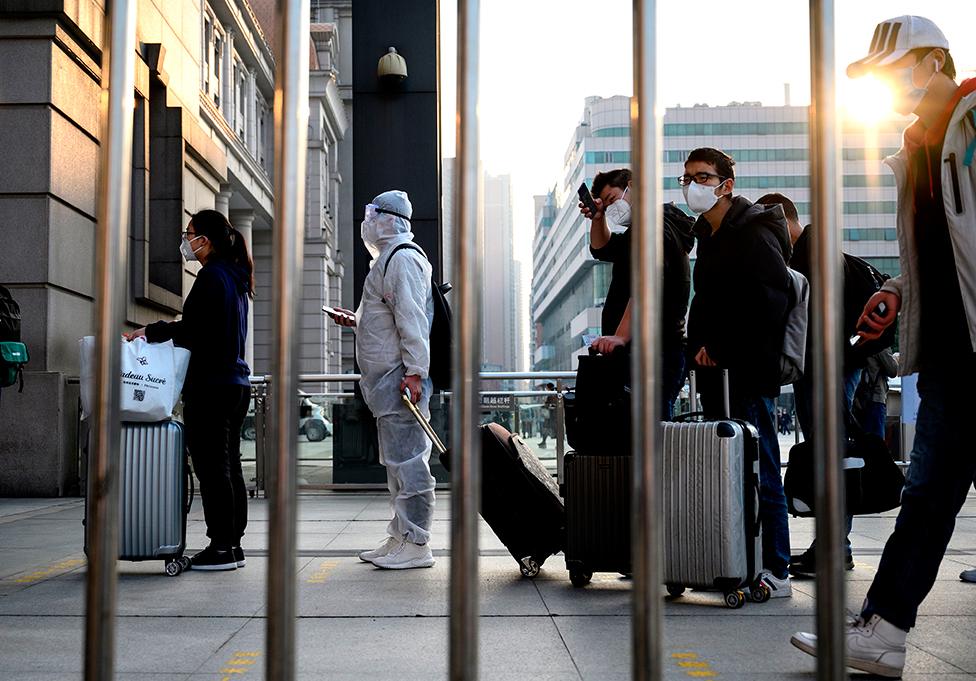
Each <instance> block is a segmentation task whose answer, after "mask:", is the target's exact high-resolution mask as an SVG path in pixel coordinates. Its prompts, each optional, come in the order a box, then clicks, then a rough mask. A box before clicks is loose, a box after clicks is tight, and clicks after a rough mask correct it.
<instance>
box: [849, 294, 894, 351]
mask: <svg viewBox="0 0 976 681" xmlns="http://www.w3.org/2000/svg"><path fill="white" fill-rule="evenodd" d="M871 314H873V315H877V316H879V317H884V316H885V315H887V314H888V305H887V303H885V301H883V300H882V301H881V302H880V303H878V304H877V305H875V306H874V309H873V310H871ZM857 330H858V331H863V332H864V333H871V332H872V329H871V327H869V326H868V325H867V324H865V323H864V322H861V323H860V324H858V326H857ZM863 338H864V336H862V335H861V334H860V333H855V334H854V335H853V336H851V337H850V338H849V339H848V342H849V343H850V344H851V347H854V346H856V345H857V344H858V343H860V342H861V339H863Z"/></svg>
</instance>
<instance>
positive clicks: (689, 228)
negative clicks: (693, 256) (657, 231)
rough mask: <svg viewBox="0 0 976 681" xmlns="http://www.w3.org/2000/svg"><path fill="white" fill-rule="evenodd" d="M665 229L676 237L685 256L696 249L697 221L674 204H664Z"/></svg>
mask: <svg viewBox="0 0 976 681" xmlns="http://www.w3.org/2000/svg"><path fill="white" fill-rule="evenodd" d="M664 228H665V229H666V230H668V231H669V232H670V233H671V235H672V236H673V237H674V240H675V242H677V244H678V245H679V246H680V247H681V249H682V250H683V251H684V252H685V254H688V253H691V249H693V248H694V247H695V221H694V219H692V218H690V217H688V216H687V215H686V214H685V213H684V212H683V211H682V210H681V209H680V208H678V207H677V206H676V205H674V202H673V201H672V202H671V203H666V204H664Z"/></svg>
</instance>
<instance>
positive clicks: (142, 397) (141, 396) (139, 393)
mask: <svg viewBox="0 0 976 681" xmlns="http://www.w3.org/2000/svg"><path fill="white" fill-rule="evenodd" d="M132 399H134V400H135V401H136V402H145V401H146V391H145V390H139V389H136V390H133V391H132Z"/></svg>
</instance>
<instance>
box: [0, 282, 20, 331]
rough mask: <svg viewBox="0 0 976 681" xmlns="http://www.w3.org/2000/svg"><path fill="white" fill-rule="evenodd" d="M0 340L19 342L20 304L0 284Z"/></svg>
mask: <svg viewBox="0 0 976 681" xmlns="http://www.w3.org/2000/svg"><path fill="white" fill-rule="evenodd" d="M0 341H11V342H14V343H19V342H20V305H18V304H17V301H15V300H14V299H13V296H11V295H10V291H8V290H7V289H6V288H5V287H3V286H0Z"/></svg>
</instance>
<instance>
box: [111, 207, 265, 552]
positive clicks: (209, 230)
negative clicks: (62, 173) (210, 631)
mask: <svg viewBox="0 0 976 681" xmlns="http://www.w3.org/2000/svg"><path fill="white" fill-rule="evenodd" d="M180 252H182V253H183V256H184V257H185V258H186V259H187V261H190V260H198V261H199V262H200V263H201V264H202V265H203V267H202V268H201V269H200V271H199V273H198V274H197V278H196V281H195V282H194V284H193V287H192V288H191V289H190V293H189V295H188V296H187V297H186V301H185V302H184V303H183V318H182V320H180V321H177V322H156V323H154V324H150V325H148V326H146V327H144V328H141V329H138V330H136V331H133V332H132V333H130V334H126V338H127V339H128V340H132V339H133V338H137V337H139V336H145V337H146V340H148V341H149V342H150V343H159V342H163V341H167V340H172V341H173V342H174V343H175V344H176V345H178V346H180V347H184V348H187V349H188V350H190V366H189V368H188V369H187V374H186V382H185V383H184V385H183V421H184V427H185V429H186V446H187V449H188V450H189V452H190V457H191V458H192V460H193V470H194V471H195V472H196V475H197V478H198V479H199V480H200V496H201V498H202V500H203V513H204V517H205V519H206V522H207V536H208V537H210V545H209V546H208V547H207V548H206V549H204V550H203V551H201V552H200V553H198V554H196V555H195V556H193V558H192V559H191V567H192V568H193V569H194V570H233V569H235V568H238V567H244V562H245V561H244V551H243V549H241V537H242V536H243V535H244V528H245V526H246V525H247V488H246V487H245V484H244V474H243V472H242V471H241V438H240V434H241V425H242V424H243V422H244V416H245V415H246V414H247V408H248V404H249V402H250V397H251V390H250V383H249V380H248V378H249V376H250V373H251V372H250V369H249V368H248V366H247V363H246V362H245V361H244V347H245V341H246V339H247V311H248V305H249V298H251V297H253V294H254V265H253V263H252V261H251V256H250V254H249V253H248V250H247V244H246V243H245V242H244V237H242V236H241V234H240V232H238V231H237V230H236V229H234V228H233V227H232V226H231V224H230V222H228V221H227V218H225V217H224V216H223V215H222V214H221V213H218V212H217V211H215V210H202V211H200V212H199V213H197V214H196V215H194V216H193V217H192V218H191V219H190V223H189V224H188V225H187V226H186V231H185V232H184V233H183V241H182V243H181V244H180Z"/></svg>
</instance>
